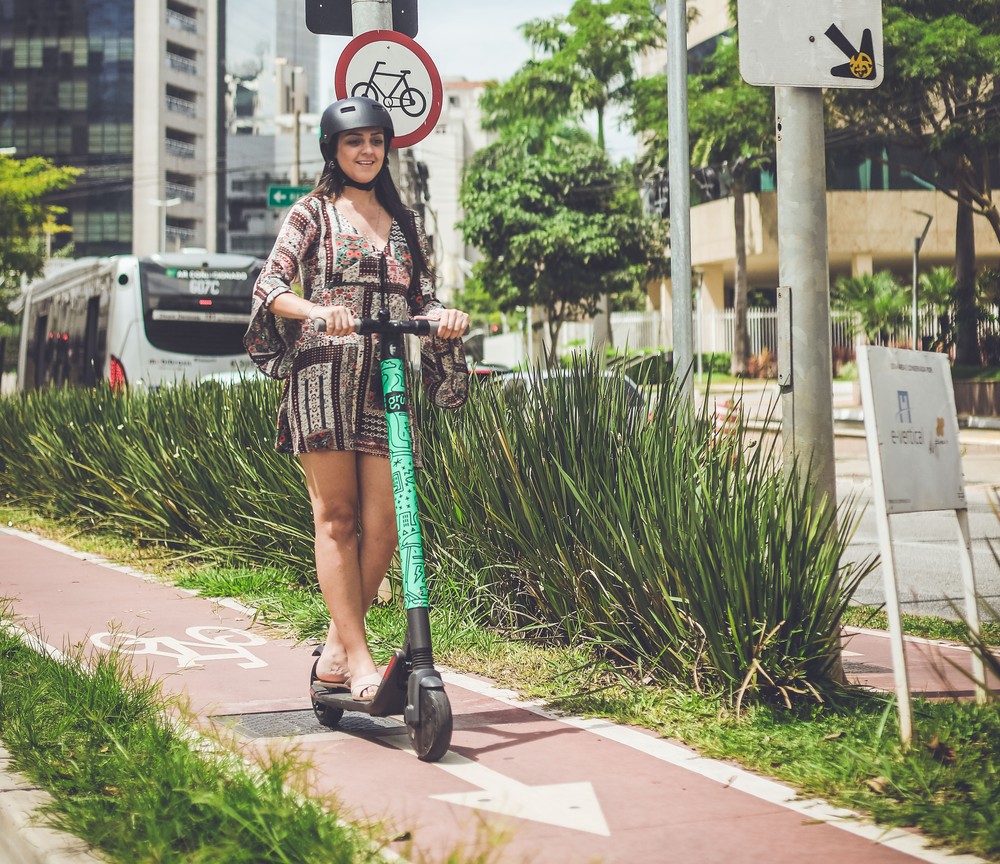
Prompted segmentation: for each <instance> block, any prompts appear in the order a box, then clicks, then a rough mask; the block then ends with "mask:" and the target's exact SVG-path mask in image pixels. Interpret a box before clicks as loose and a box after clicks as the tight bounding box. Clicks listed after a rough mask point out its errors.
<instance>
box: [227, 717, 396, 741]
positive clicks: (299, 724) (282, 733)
mask: <svg viewBox="0 0 1000 864" xmlns="http://www.w3.org/2000/svg"><path fill="white" fill-rule="evenodd" d="M212 720H214V721H215V722H216V723H219V724H221V725H223V726H228V727H229V728H230V729H232V730H233V731H234V732H236V733H237V734H238V735H242V736H243V737H244V738H292V737H295V736H296V735H315V734H319V733H322V732H347V733H348V734H351V735H386V734H392V733H394V732H403V731H405V729H406V727H405V726H404V725H403V723H402V722H400V721H399V720H396V719H393V718H392V717H369V716H368V715H367V714H355V713H352V712H346V713H345V714H344V716H343V717H342V718H341V719H340V722H339V723H338V724H337V727H336V728H335V729H331V728H329V727H327V726H323V725H322V724H321V723H320V722H319V721H318V720H317V719H316V715H315V714H314V713H313V712H312V711H267V712H262V713H256V714H219V715H216V716H214V717H212Z"/></svg>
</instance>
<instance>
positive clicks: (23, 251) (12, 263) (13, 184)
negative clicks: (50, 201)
mask: <svg viewBox="0 0 1000 864" xmlns="http://www.w3.org/2000/svg"><path fill="white" fill-rule="evenodd" d="M79 174H80V171H79V170H78V169H76V168H60V167H56V166H55V165H53V164H52V163H51V162H49V161H48V160H47V159H43V158H41V157H38V156H33V157H30V158H28V159H21V160H18V159H13V158H11V157H9V156H3V155H0V321H3V320H9V316H10V312H9V310H8V308H7V304H8V303H9V302H10V301H11V300H13V299H14V298H15V297H16V296H17V294H18V293H19V292H20V289H21V277H22V276H26V277H28V278H29V279H31V278H34V277H35V276H38V275H39V274H40V273H41V272H42V268H43V266H44V263H45V243H44V235H45V233H50V234H51V233H55V232H57V231H58V230H60V229H59V227H58V226H57V225H56V223H55V218H54V217H55V215H57V212H58V209H57V208H52V207H47V206H46V205H45V204H44V197H45V196H46V195H47V194H48V193H50V192H54V191H56V190H59V189H65V188H66V187H68V186H70V185H71V184H72V183H73V181H74V179H75V178H76V177H77V176H78V175H79Z"/></svg>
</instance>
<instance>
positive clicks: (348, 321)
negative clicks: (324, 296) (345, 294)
mask: <svg viewBox="0 0 1000 864" xmlns="http://www.w3.org/2000/svg"><path fill="white" fill-rule="evenodd" d="M317 318H322V319H323V321H324V322H325V323H326V335H327V336H349V335H350V334H351V333H353V332H354V316H353V315H352V314H351V310H350V309H348V308H347V307H346V306H319V305H317V306H314V307H313V308H312V309H311V310H310V314H309V320H310V321H315V320H316V319H317ZM314 326H315V325H314Z"/></svg>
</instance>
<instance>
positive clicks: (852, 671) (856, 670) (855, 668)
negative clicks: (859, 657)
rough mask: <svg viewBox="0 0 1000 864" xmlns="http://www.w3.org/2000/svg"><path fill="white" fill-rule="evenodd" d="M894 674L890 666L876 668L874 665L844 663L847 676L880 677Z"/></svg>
mask: <svg viewBox="0 0 1000 864" xmlns="http://www.w3.org/2000/svg"><path fill="white" fill-rule="evenodd" d="M883 672H892V669H890V668H889V667H888V666H876V665H875V664H874V663H850V662H845V663H844V673H845V674H847V675H880V674H882V673H883Z"/></svg>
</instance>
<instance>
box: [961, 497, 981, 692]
mask: <svg viewBox="0 0 1000 864" xmlns="http://www.w3.org/2000/svg"><path fill="white" fill-rule="evenodd" d="M955 515H956V516H957V517H958V548H959V550H961V553H962V554H961V555H960V556H959V566H960V568H961V571H962V587H963V589H964V592H965V623H966V624H967V625H968V627H969V631H970V632H971V633H973V634H975V635H976V637H978V639H979V644H980V645H981V644H983V643H982V636H983V631H982V627H981V626H980V623H979V597H978V595H977V594H976V573H975V570H974V569H973V567H972V536H971V534H970V533H969V511H968V510H956V511H955ZM972 680H973V681H974V682H975V684H976V702H978V703H979V704H980V705H985V704H986V696H987V691H986V666H985V665H984V664H983V658H982V657H981V656H980V655H978V654H977V653H976V652H972Z"/></svg>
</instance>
